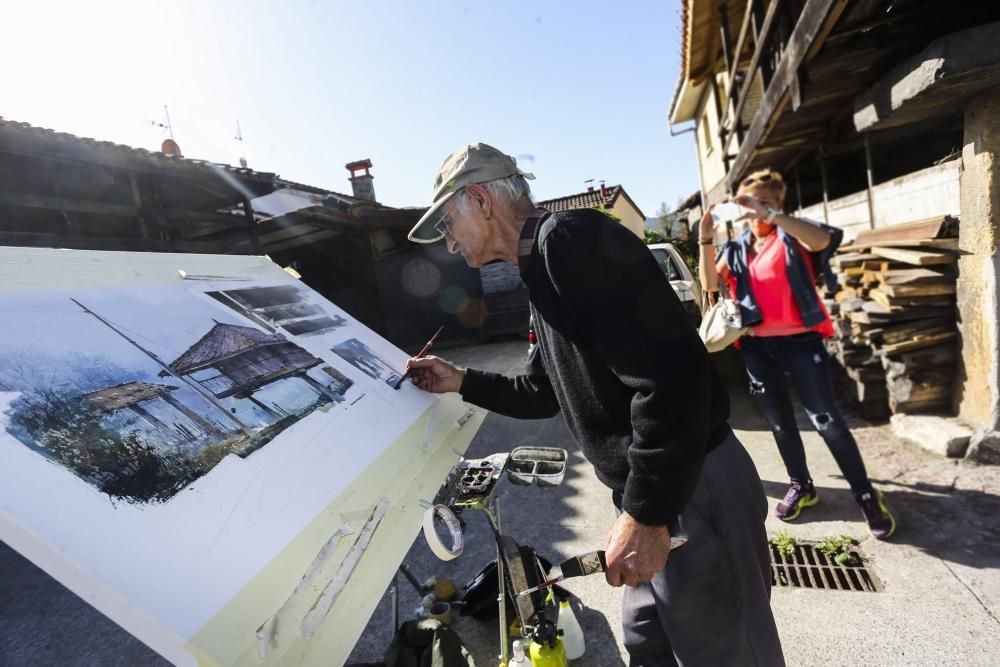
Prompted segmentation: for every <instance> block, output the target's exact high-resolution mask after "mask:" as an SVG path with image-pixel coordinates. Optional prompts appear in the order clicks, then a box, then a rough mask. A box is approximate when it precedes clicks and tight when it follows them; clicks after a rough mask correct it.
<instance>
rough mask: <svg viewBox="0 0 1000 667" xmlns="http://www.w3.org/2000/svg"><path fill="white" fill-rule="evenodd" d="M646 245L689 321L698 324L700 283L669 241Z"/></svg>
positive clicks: (699, 320)
mask: <svg viewBox="0 0 1000 667" xmlns="http://www.w3.org/2000/svg"><path fill="white" fill-rule="evenodd" d="M647 247H648V248H649V251H650V252H651V253H653V257H655V258H656V261H657V263H658V264H659V265H660V268H661V269H663V274H664V275H665V276H666V277H667V280H669V281H670V286H671V287H673V288H674V293H676V294H677V298H678V299H680V300H681V305H683V306H684V310H685V311H687V314H688V315H689V316H690V318H691V321H692V322H693V323H694V325H695V326H698V324H699V323H700V322H701V285H700V284H699V283H698V280H697V279H696V278H695V277H694V275H692V273H691V269H690V268H688V265H687V262H685V261H684V258H683V257H681V254H680V253H679V252H677V249H676V248H674V246H673V245H671V244H670V243H651V244H650V245H649V246H647Z"/></svg>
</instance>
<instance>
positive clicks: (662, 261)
mask: <svg viewBox="0 0 1000 667" xmlns="http://www.w3.org/2000/svg"><path fill="white" fill-rule="evenodd" d="M649 250H650V252H652V253H653V257H655V258H656V263H657V264H659V265H660V269H662V270H663V274H664V275H665V276H666V277H667V280H684V277H683V276H682V275H681V272H680V271H678V270H677V266H676V265H675V264H674V260H673V258H672V257H671V256H670V253H669V252H667V251H666V250H665V249H663V248H650V249H649Z"/></svg>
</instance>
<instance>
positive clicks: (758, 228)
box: [750, 220, 774, 239]
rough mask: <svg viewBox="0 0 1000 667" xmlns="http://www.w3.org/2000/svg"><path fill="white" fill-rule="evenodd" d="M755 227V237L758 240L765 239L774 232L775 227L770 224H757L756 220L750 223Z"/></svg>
mask: <svg viewBox="0 0 1000 667" xmlns="http://www.w3.org/2000/svg"><path fill="white" fill-rule="evenodd" d="M750 224H751V225H753V232H754V236H756V237H757V238H761V239H762V238H764V237H765V236H767V235H768V234H770V233H771V232H772V231H774V225H772V224H771V223H769V222H757V221H756V220H755V221H753V222H752V223H750Z"/></svg>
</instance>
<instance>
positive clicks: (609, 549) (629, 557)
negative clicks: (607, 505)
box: [604, 512, 670, 586]
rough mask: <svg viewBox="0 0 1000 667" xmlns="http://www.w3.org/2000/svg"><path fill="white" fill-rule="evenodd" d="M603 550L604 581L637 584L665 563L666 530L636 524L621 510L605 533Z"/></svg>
mask: <svg viewBox="0 0 1000 667" xmlns="http://www.w3.org/2000/svg"><path fill="white" fill-rule="evenodd" d="M604 551H605V553H604V557H605V559H606V560H607V563H608V567H607V569H606V570H605V572H604V576H605V577H606V578H607V580H608V583H609V584H611V585H612V586H622V585H625V586H637V585H638V584H639V583H640V582H644V581H649V580H650V579H652V578H653V575H654V574H656V573H657V572H659V571H660V570H662V569H663V568H664V567H666V566H667V557H668V556H669V554H670V531H668V530H667V527H666V526H647V525H646V524H644V523H639V522H638V521H636V520H635V519H634V518H632V516H631V515H630V514H629V513H628V512H622V513H621V516H619V517H618V520H617V521H615V524H614V525H613V526H612V527H611V532H609V533H608V539H607V542H606V544H605V547H604Z"/></svg>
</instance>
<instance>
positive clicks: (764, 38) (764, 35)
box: [733, 0, 782, 144]
mask: <svg viewBox="0 0 1000 667" xmlns="http://www.w3.org/2000/svg"><path fill="white" fill-rule="evenodd" d="M781 3H782V0H771V6H770V7H768V8H767V14H765V15H764V23H763V25H761V28H760V34H759V36H758V39H757V43H756V46H755V47H754V51H753V57H752V58H751V59H750V66H749V67H747V71H746V80H744V81H743V86H742V87H741V88H740V92H739V101H738V102H737V104H736V108H735V109H734V110H733V118H735V119H737V120H739V118H740V115H741V114H742V113H743V105H744V104H745V103H746V99H747V97H748V96H749V95H750V86H751V85H753V80H754V78H755V74H756V73H757V67H758V65H759V64H760V59H761V56H762V55H763V53H764V50H765V49H766V48H767V46H768V42H770V37H771V31H772V30H773V29H774V21H775V17H776V16H777V15H778V11H779V9H780V6H781ZM740 143H741V144H742V142H740Z"/></svg>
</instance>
